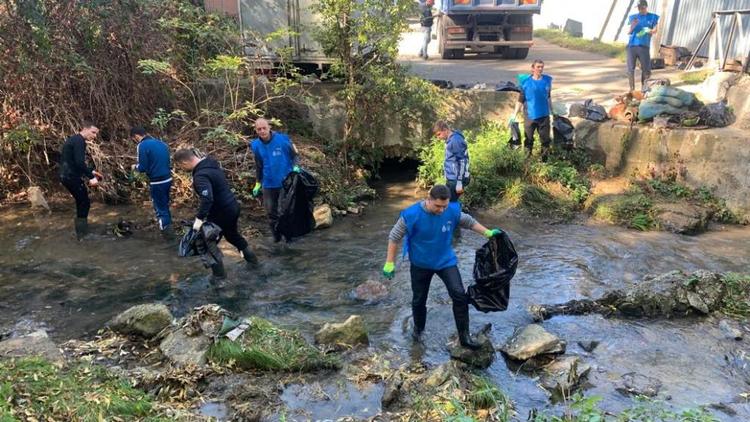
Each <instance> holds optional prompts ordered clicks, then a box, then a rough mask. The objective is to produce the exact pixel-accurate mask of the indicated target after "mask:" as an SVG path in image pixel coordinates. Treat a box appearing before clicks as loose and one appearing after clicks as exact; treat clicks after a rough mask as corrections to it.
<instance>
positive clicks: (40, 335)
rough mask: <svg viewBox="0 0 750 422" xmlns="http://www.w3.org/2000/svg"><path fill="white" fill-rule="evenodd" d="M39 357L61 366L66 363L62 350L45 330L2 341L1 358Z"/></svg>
mask: <svg viewBox="0 0 750 422" xmlns="http://www.w3.org/2000/svg"><path fill="white" fill-rule="evenodd" d="M27 356H39V357H42V358H45V359H47V360H48V361H50V362H52V363H55V364H58V365H61V364H63V363H64V362H65V359H64V358H63V355H62V353H61V352H60V349H59V348H58V347H57V345H56V344H55V343H53V342H52V340H50V338H49V336H47V332H46V331H44V330H39V331H35V332H33V333H31V334H28V335H25V336H23V337H16V338H11V339H8V340H4V341H0V357H2V358H20V357H27Z"/></svg>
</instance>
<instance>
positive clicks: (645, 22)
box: [628, 13, 659, 47]
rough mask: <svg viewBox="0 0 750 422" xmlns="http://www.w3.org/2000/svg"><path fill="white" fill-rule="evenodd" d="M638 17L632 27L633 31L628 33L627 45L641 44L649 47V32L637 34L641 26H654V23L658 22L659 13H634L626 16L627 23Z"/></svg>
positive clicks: (641, 28) (652, 27)
mask: <svg viewBox="0 0 750 422" xmlns="http://www.w3.org/2000/svg"><path fill="white" fill-rule="evenodd" d="M635 18H638V24H637V25H636V26H635V28H634V29H633V32H632V33H631V34H630V40H629V41H628V47H635V46H637V45H642V46H644V47H649V46H650V45H651V34H645V35H641V36H638V33H639V32H641V30H643V28H651V29H654V28H656V24H658V23H659V15H656V14H654V13H646V15H645V16H644V15H641V14H640V13H636V14H634V15H630V17H629V18H628V25H630V24H631V23H632V22H633V19H635Z"/></svg>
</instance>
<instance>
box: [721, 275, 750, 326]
mask: <svg viewBox="0 0 750 422" xmlns="http://www.w3.org/2000/svg"><path fill="white" fill-rule="evenodd" d="M722 280H723V281H724V283H725V284H726V289H727V293H726V295H725V296H724V304H723V306H722V312H724V313H725V314H727V315H730V316H733V317H735V318H741V319H747V318H748V317H750V275H747V274H737V273H728V274H725V275H724V277H723V278H722Z"/></svg>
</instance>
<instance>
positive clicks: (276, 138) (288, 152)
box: [250, 132, 294, 189]
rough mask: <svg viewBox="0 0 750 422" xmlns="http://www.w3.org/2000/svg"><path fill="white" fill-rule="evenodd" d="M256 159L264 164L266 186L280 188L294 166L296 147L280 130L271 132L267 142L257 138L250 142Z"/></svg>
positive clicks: (263, 181) (264, 184)
mask: <svg viewBox="0 0 750 422" xmlns="http://www.w3.org/2000/svg"><path fill="white" fill-rule="evenodd" d="M250 149H251V150H252V151H253V154H254V155H255V159H256V160H260V161H261V163H262V166H263V180H262V181H260V182H261V184H262V185H263V187H264V188H268V189H274V188H280V187H281V186H282V183H283V182H284V179H285V178H286V176H287V175H288V174H289V172H291V171H292V167H294V147H292V141H291V140H289V137H288V136H286V135H284V134H283V133H279V132H272V133H271V140H269V141H268V142H267V143H266V142H263V141H261V140H260V138H255V139H254V140H253V141H252V142H250Z"/></svg>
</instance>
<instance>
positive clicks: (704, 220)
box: [655, 202, 711, 235]
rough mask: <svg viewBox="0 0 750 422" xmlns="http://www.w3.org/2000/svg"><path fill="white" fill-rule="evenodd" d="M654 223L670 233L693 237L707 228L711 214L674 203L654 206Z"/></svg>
mask: <svg viewBox="0 0 750 422" xmlns="http://www.w3.org/2000/svg"><path fill="white" fill-rule="evenodd" d="M655 208H656V218H655V219H656V222H657V223H659V226H661V227H662V228H663V229H665V230H667V231H670V232H672V233H678V234H687V235H694V234H699V233H702V232H704V231H706V229H707V228H708V223H709V221H710V220H711V212H710V211H709V210H708V209H706V208H702V207H699V206H696V205H692V204H688V203H682V202H675V203H672V202H670V203H665V204H657V205H656V207H655Z"/></svg>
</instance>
